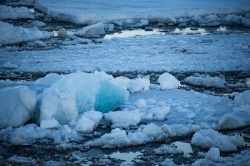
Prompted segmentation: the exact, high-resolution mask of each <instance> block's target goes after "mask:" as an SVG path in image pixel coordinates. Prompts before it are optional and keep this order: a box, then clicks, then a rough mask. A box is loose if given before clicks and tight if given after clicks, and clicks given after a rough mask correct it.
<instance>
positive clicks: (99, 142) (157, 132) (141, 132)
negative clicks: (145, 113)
mask: <svg viewBox="0 0 250 166" xmlns="http://www.w3.org/2000/svg"><path fill="white" fill-rule="evenodd" d="M165 138H166V135H165V134H164V133H163V130H162V129H161V128H160V127H159V126H156V125H155V124H153V123H150V124H148V125H145V126H143V127H141V128H139V129H138V130H137V131H135V132H128V133H127V132H126V131H125V130H122V129H119V128H115V129H113V130H112V131H111V133H108V134H104V135H103V136H101V138H97V139H95V140H93V141H89V142H86V144H85V145H86V146H98V147H102V148H115V147H127V146H133V145H142V144H145V143H147V142H154V141H163V140H164V139H165Z"/></svg>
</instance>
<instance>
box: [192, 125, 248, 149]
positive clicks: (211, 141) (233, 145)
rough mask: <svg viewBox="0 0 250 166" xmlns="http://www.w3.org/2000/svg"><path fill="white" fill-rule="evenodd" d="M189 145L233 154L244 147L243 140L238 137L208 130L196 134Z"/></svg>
mask: <svg viewBox="0 0 250 166" xmlns="http://www.w3.org/2000/svg"><path fill="white" fill-rule="evenodd" d="M215 140H216V141H215ZM191 143H192V144H193V145H196V146H200V147H202V148H206V149H210V148H212V147H216V148H219V150H220V151H222V152H234V151H237V150H238V148H240V147H243V146H244V144H245V140H244V138H243V137H241V136H239V135H234V136H226V135H223V134H221V133H219V132H218V131H215V130H212V129H209V130H200V131H198V132H196V133H195V134H194V135H193V138H192V140H191Z"/></svg>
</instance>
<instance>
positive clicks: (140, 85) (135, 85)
mask: <svg viewBox="0 0 250 166" xmlns="http://www.w3.org/2000/svg"><path fill="white" fill-rule="evenodd" d="M149 85H150V80H149V78H136V79H133V80H130V81H129V83H128V90H129V91H130V92H131V93H135V92H143V91H147V90H149Z"/></svg>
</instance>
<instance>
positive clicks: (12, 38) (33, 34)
mask: <svg viewBox="0 0 250 166" xmlns="http://www.w3.org/2000/svg"><path fill="white" fill-rule="evenodd" d="M0 27H1V28H0V34H1V35H0V47H1V46H4V45H7V44H14V43H19V42H27V41H32V40H39V39H45V38H50V37H52V36H53V33H52V32H45V31H40V30H38V29H35V28H33V29H31V28H30V29H27V28H23V27H19V26H13V25H11V24H9V23H5V22H1V21H0Z"/></svg>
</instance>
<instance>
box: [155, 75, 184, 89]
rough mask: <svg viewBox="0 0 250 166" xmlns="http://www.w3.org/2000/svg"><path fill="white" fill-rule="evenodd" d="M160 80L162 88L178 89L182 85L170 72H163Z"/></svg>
mask: <svg viewBox="0 0 250 166" xmlns="http://www.w3.org/2000/svg"><path fill="white" fill-rule="evenodd" d="M158 82H159V83H160V85H161V89H162V90H168V89H177V88H178V87H179V86H180V81H178V80H177V79H176V78H175V77H174V76H173V75H171V74H169V73H163V74H162V75H160V77H159V79H158Z"/></svg>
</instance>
